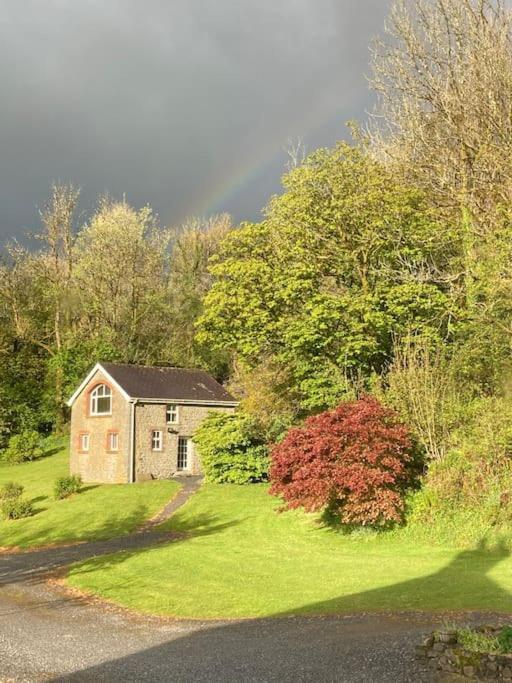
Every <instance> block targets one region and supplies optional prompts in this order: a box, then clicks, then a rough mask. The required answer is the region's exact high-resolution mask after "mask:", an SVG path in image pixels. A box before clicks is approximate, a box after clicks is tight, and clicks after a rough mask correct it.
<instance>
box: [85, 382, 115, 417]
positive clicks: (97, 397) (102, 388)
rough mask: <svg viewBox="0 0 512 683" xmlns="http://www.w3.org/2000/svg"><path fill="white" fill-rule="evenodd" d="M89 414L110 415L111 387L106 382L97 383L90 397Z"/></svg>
mask: <svg viewBox="0 0 512 683" xmlns="http://www.w3.org/2000/svg"><path fill="white" fill-rule="evenodd" d="M90 401H91V402H90V409H91V410H90V412H91V415H112V389H111V388H110V387H109V386H108V385H107V384H98V386H96V387H95V388H94V389H93V390H92V391H91V397H90Z"/></svg>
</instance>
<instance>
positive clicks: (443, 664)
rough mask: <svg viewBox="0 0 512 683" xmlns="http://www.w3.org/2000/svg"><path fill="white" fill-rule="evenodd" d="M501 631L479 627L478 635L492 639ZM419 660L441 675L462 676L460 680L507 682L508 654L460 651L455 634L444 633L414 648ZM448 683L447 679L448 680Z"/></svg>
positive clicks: (511, 660) (511, 668)
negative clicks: (427, 663) (488, 636)
mask: <svg viewBox="0 0 512 683" xmlns="http://www.w3.org/2000/svg"><path fill="white" fill-rule="evenodd" d="M502 628H503V627H502V626H499V627H492V626H482V627H479V628H478V629H476V630H478V631H480V632H481V633H485V634H487V635H495V634H496V633H498V632H499V631H501V629H502ZM416 653H417V655H418V656H419V657H421V658H425V659H427V661H428V662H429V664H430V666H431V667H432V668H433V669H434V670H437V671H438V672H439V674H440V675H441V676H442V675H443V674H455V675H459V676H463V677H464V679H463V680H468V679H470V680H471V679H473V680H478V681H511V683H512V654H504V655H499V654H489V653H480V652H472V651H470V650H466V649H464V648H463V647H462V646H461V645H460V644H459V643H458V641H457V632H456V631H451V630H445V631H440V632H435V633H433V634H432V635H430V636H428V637H427V638H426V639H425V640H424V641H423V643H422V644H421V645H418V647H417V648H416ZM450 680H451V679H450Z"/></svg>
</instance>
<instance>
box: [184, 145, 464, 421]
mask: <svg viewBox="0 0 512 683" xmlns="http://www.w3.org/2000/svg"><path fill="white" fill-rule="evenodd" d="M283 184H284V186H285V192H284V194H282V195H281V196H279V197H275V198H274V199H273V200H272V201H271V203H270V205H269V207H268V209H267V218H266V220H264V221H263V222H262V223H260V224H256V225H255V224H245V225H244V226H242V227H241V228H239V229H238V230H236V231H234V232H233V233H232V234H230V235H229V236H228V237H227V238H226V239H225V240H224V242H223V243H222V246H221V251H220V253H219V255H218V256H217V257H214V259H213V260H212V274H213V276H214V283H213V286H212V288H211V289H210V291H209V292H208V293H207V295H206V297H205V300H204V313H203V315H202V316H201V318H200V319H199V323H198V325H199V335H198V337H199V340H200V341H201V342H202V343H204V344H208V345H210V346H212V347H213V348H218V349H221V348H222V349H229V350H231V352H232V353H234V354H235V355H237V356H239V357H240V358H241V359H242V360H243V361H244V362H245V363H247V364H248V365H249V366H251V367H257V366H258V365H259V364H260V363H261V362H262V359H264V358H268V357H273V358H274V359H275V361H276V362H277V363H278V364H281V365H283V366H284V367H285V368H287V369H288V370H289V372H290V375H291V377H292V383H293V387H294V389H296V390H297V392H298V393H299V394H301V396H302V400H301V404H302V407H303V408H304V409H305V410H308V411H309V410H321V409H325V408H326V407H329V406H333V405H335V404H336V403H337V402H339V400H340V399H341V398H343V396H345V395H346V394H347V387H348V385H349V384H350V378H351V376H352V375H353V374H358V373H363V374H365V375H369V374H370V373H371V372H372V371H377V372H378V371H380V370H381V369H382V367H383V364H384V363H385V362H386V359H387V358H388V357H389V354H390V351H391V347H392V336H393V334H400V333H403V332H405V331H410V330H413V331H421V332H422V334H426V335H430V336H439V335H443V336H445V335H446V334H448V333H449V329H448V323H449V319H450V315H449V311H450V310H451V306H452V302H451V299H450V292H449V287H448V286H446V283H445V282H443V278H442V277H441V276H440V273H444V272H445V270H446V269H447V267H448V264H449V262H450V258H451V254H452V249H453V246H452V239H451V235H450V231H449V230H448V229H447V228H446V226H445V225H443V224H441V223H440V222H439V221H438V219H437V218H436V216H435V215H434V214H433V212H432V211H431V210H430V208H429V206H428V203H427V201H426V199H425V197H424V195H423V193H422V192H420V191H418V190H416V189H415V188H413V187H410V186H408V185H405V184H403V183H401V182H399V181H398V180H397V179H396V178H395V177H394V176H393V174H392V173H391V172H390V171H389V170H387V169H386V168H385V167H384V166H383V165H382V164H381V163H380V162H378V161H376V160H375V159H372V158H371V157H370V156H369V155H368V154H367V152H366V150H365V149H364V148H358V147H350V146H348V145H346V144H339V145H338V146H337V147H336V148H335V149H333V150H319V151H318V152H316V153H314V154H313V155H311V156H310V157H308V158H307V159H306V160H305V161H304V163H303V164H302V165H301V166H298V167H296V168H293V169H292V170H291V171H290V172H289V173H288V174H286V175H285V176H284V178H283Z"/></svg>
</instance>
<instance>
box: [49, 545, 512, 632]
mask: <svg viewBox="0 0 512 683" xmlns="http://www.w3.org/2000/svg"><path fill="white" fill-rule="evenodd" d="M121 552H123V551H121ZM69 569H70V567H65V568H63V569H61V570H60V571H59V572H58V573H54V574H53V575H52V576H51V577H49V578H48V579H47V580H46V583H47V584H48V585H49V586H50V587H52V588H54V589H57V590H59V591H60V592H61V593H64V594H66V595H67V596H68V597H71V598H74V599H76V600H78V601H82V602H87V603H89V604H94V605H98V606H99V607H104V608H109V609H115V610H117V611H119V612H120V613H124V614H126V615H128V616H130V617H132V618H139V619H152V620H156V621H160V622H172V623H175V622H180V623H195V624H199V623H201V622H204V623H208V624H215V623H218V624H225V623H237V622H240V623H242V622H246V621H266V620H269V619H272V620H278V619H282V620H285V619H325V618H329V617H331V618H337V619H348V618H357V617H379V616H381V617H382V616H386V617H397V618H406V617H409V618H423V617H425V618H427V617H428V618H432V617H436V618H438V619H439V620H441V621H442V620H446V619H447V618H452V619H463V618H464V617H468V618H469V617H471V616H474V615H482V616H486V617H500V618H507V619H510V617H511V614H512V613H511V612H498V611H496V610H489V609H484V608H468V609H458V610H457V609H432V610H417V609H410V610H408V609H402V610H389V609H387V610H386V609H382V610H360V611H358V610H352V611H346V612H345V611H343V612H308V613H304V612H297V613H296V614H293V613H282V614H279V613H278V614H270V615H255V616H237V617H229V616H224V617H208V616H194V617H191V616H186V617H185V616H179V615H172V614H158V613H155V612H147V611H145V610H140V609H137V608H135V607H127V606H126V605H123V604H122V603H119V602H116V601H115V600H112V599H110V598H105V597H103V596H102V595H100V594H99V593H95V592H94V591H87V590H84V589H82V588H77V587H76V586H72V585H70V584H69V583H68V582H67V576H68V573H69Z"/></svg>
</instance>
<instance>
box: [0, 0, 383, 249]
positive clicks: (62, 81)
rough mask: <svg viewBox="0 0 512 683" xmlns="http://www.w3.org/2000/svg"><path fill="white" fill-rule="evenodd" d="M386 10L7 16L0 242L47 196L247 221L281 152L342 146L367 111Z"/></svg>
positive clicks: (169, 219) (26, 11)
mask: <svg viewBox="0 0 512 683" xmlns="http://www.w3.org/2000/svg"><path fill="white" fill-rule="evenodd" d="M387 9H388V2H387V0H263V1H257V0H145V2H141V1H140V0H108V1H107V2H105V0H101V1H100V0H87V1H86V2H75V1H73V0H23V2H20V1H19V0H3V2H1V3H0V83H1V86H2V87H1V98H2V102H1V108H0V149H1V166H0V238H2V237H4V238H5V237H6V236H11V235H14V234H17V235H19V234H21V233H22V232H24V231H25V230H27V229H34V228H35V227H36V225H37V206H38V205H41V204H42V203H43V201H44V199H45V197H46V196H47V194H48V188H49V185H50V183H51V182H52V180H58V179H60V180H66V181H72V182H74V183H76V184H78V185H80V186H81V187H82V188H83V200H82V203H83V204H84V206H90V205H91V204H92V202H93V201H94V198H95V196H96V195H97V194H98V193H101V192H105V191H109V192H110V193H111V194H113V195H114V196H120V195H122V194H123V193H126V195H127V197H128V199H129V200H130V201H131V202H132V203H134V204H136V205H141V204H143V203H146V202H148V203H150V204H151V205H152V206H153V207H154V208H155V210H156V211H157V212H158V213H159V214H160V216H161V218H162V220H163V221H164V222H166V223H174V222H178V221H180V220H182V219H183V218H184V217H185V216H187V215H189V214H204V213H209V212H214V211H224V210H225V211H230V212H232V213H233V214H234V216H235V218H236V219H242V218H256V217H257V216H258V214H259V211H260V209H261V208H262V206H263V205H264V204H265V202H266V201H267V199H268V197H269V195H270V194H272V193H273V192H276V191H278V189H279V176H280V174H281V170H282V167H283V164H284V162H285V158H286V155H285V153H284V148H285V146H286V144H287V140H288V139H290V138H292V139H296V138H298V137H301V138H303V140H304V141H305V143H306V145H307V147H308V148H309V149H311V148H314V147H317V146H320V145H332V144H333V143H334V142H335V140H336V139H339V138H341V137H343V136H345V135H346V129H345V126H344V123H345V121H347V120H348V119H351V118H361V117H363V116H364V112H365V109H366V108H367V107H368V106H369V105H370V104H371V95H370V93H369V91H368V86H367V83H366V80H365V78H364V74H365V73H366V72H367V71H368V43H369V41H370V39H371V37H372V36H373V35H375V34H376V33H378V32H379V31H380V30H381V28H382V25H383V21H384V17H385V14H386V13H387Z"/></svg>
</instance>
